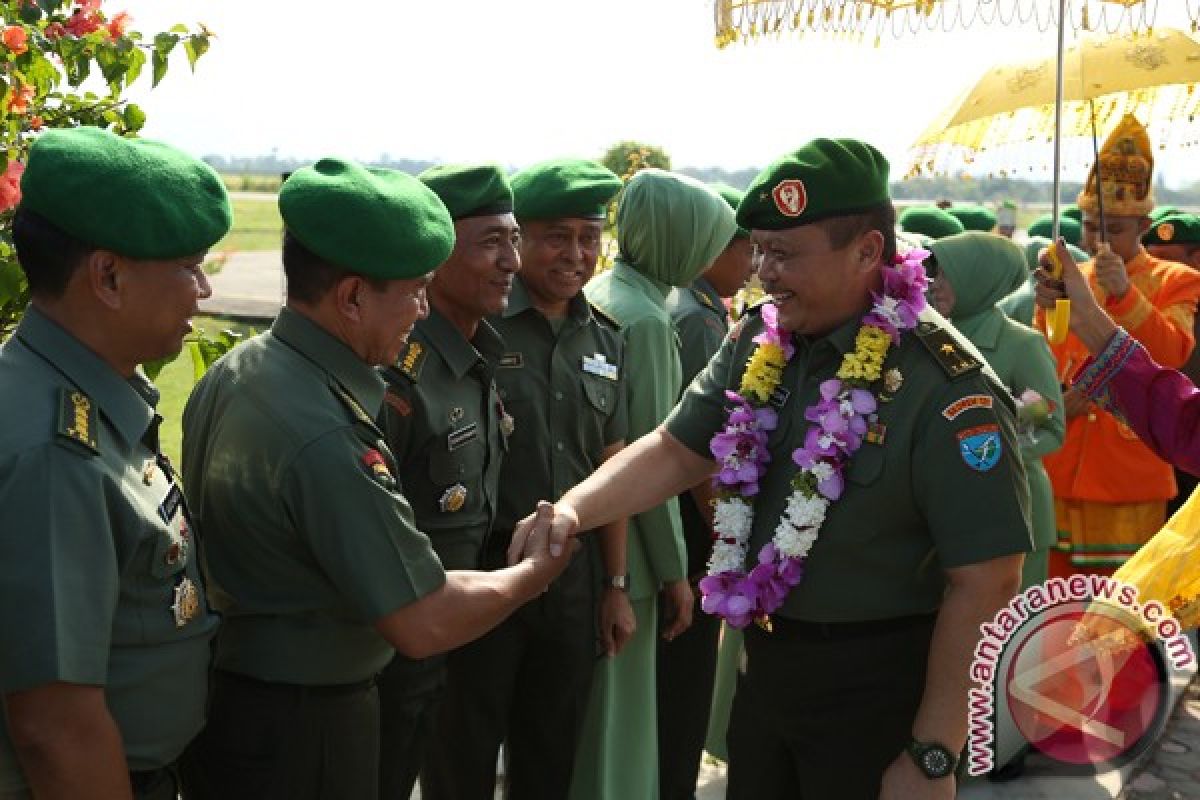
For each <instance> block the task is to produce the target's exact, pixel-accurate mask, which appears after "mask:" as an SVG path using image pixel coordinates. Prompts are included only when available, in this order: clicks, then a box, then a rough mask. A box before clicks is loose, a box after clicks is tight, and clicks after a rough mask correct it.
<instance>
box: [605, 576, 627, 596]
mask: <svg viewBox="0 0 1200 800" xmlns="http://www.w3.org/2000/svg"><path fill="white" fill-rule="evenodd" d="M603 585H604V588H605V589H618V590H620V591H622V592H628V591H629V573H625V574H624V575H609V576H607V577H606V578H605V579H604V584H603Z"/></svg>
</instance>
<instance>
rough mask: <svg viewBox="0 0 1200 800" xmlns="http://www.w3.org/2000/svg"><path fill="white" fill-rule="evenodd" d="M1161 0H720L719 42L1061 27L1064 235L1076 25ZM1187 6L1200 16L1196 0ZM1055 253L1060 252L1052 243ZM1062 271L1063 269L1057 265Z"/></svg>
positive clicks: (1117, 23) (1058, 333)
mask: <svg viewBox="0 0 1200 800" xmlns="http://www.w3.org/2000/svg"><path fill="white" fill-rule="evenodd" d="M1157 7H1158V4H1157V3H1153V4H1150V3H1146V2H1144V0H1072V2H1070V3H1069V4H1068V0H715V4H714V14H715V20H714V21H715V24H716V43H717V46H718V47H726V46H728V45H730V44H732V43H734V42H739V41H740V42H750V41H754V40H756V39H759V38H763V37H767V36H775V35H778V34H781V33H784V32H787V31H793V32H798V33H804V32H815V33H824V34H831V35H834V36H838V37H846V38H857V39H858V40H860V41H861V40H862V39H863V38H864V37H865V36H866V35H867V34H868V33H871V32H873V33H874V41H875V44H876V45H878V44H879V43H880V41H881V39H882V38H883V36H884V35H885V34H887V33H891V34H893V35H904V34H906V33H919V32H921V31H937V30H943V31H949V30H952V29H955V28H966V27H971V26H973V25H975V24H1012V23H1017V24H1032V25H1036V26H1037V27H1038V28H1040V29H1041V30H1049V29H1050V28H1054V29H1055V30H1056V32H1057V35H1058V51H1057V57H1056V60H1055V69H1054V71H1053V73H1054V80H1055V83H1054V84H1053V85H1054V86H1055V93H1054V96H1053V97H1054V109H1055V120H1054V134H1053V137H1052V138H1053V142H1054V196H1053V198H1052V204H1053V219H1054V237H1055V238H1057V236H1058V216H1059V215H1058V206H1059V197H1058V195H1059V184H1060V180H1061V176H1060V172H1061V169H1060V165H1061V138H1062V137H1061V123H1062V114H1061V109H1062V98H1063V88H1064V86H1063V78H1064V75H1063V66H1064V64H1063V58H1062V56H1063V52H1064V49H1065V41H1066V31H1067V28H1068V27H1072V28H1074V29H1075V30H1106V31H1110V32H1113V31H1116V30H1120V29H1127V30H1134V31H1136V30H1145V29H1148V28H1150V27H1151V26H1152V23H1153V19H1152V17H1153V13H1154V11H1156V10H1157ZM1187 12H1188V14H1189V15H1191V16H1192V25H1193V27H1195V26H1196V24H1197V19H1196V16H1195V15H1196V14H1197V13H1200V9H1195V8H1193V7H1192V6H1191V4H1189V5H1188V7H1187ZM1050 252H1051V254H1052V256H1053V254H1054V253H1055V251H1054V250H1053V249H1051V251H1050ZM1055 272H1056V273H1057V274H1061V267H1058V266H1057V265H1056V267H1055ZM1069 320H1070V306H1069V304H1068V302H1067V301H1066V300H1060V301H1058V306H1057V307H1056V308H1055V310H1054V312H1053V313H1052V314H1050V315H1048V317H1047V325H1046V329H1047V335H1048V337H1049V338H1050V340H1051V341H1052V342H1055V343H1058V342H1061V341H1062V340H1064V339H1065V338H1066V335H1067V328H1068V322H1069Z"/></svg>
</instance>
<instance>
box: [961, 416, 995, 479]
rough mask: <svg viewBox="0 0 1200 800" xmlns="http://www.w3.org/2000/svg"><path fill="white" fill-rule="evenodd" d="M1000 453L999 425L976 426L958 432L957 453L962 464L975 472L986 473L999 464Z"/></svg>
mask: <svg viewBox="0 0 1200 800" xmlns="http://www.w3.org/2000/svg"><path fill="white" fill-rule="evenodd" d="M1002 451H1003V446H1002V445H1001V443H1000V426H999V425H977V426H976V427H974V428H967V429H966V430H965V431H959V432H958V453H959V455H961V456H962V460H963V463H965V464H966V465H967V466H968V467H970V468H971V469H973V470H976V471H977V472H987V471H988V470H990V469H991V468H992V467H994V466H996V465H997V464H998V463H1000V454H1001V452H1002Z"/></svg>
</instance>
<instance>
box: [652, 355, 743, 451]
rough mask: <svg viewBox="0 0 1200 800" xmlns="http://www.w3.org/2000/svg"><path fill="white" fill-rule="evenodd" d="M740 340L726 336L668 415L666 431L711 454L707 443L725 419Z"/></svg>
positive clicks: (692, 446)
mask: <svg viewBox="0 0 1200 800" xmlns="http://www.w3.org/2000/svg"><path fill="white" fill-rule="evenodd" d="M736 345H737V341H736V340H735V339H733V338H731V337H728V336H727V337H725V341H724V343H723V344H721V346H720V347H719V348H718V349H717V354H716V355H715V356H713V357H712V359H711V360H710V361H709V362H708V365H707V366H706V367H704V368H703V369H702V370H701V371H700V373H699V374H698V375H697V376H696V378H695V380H693V381H692V383H691V385H690V386H688V387H687V388H686V389H685V390H684V392H683V397H682V398H681V399H680V401H679V405H678V406H676V407H675V410H674V411H672V412H671V415H670V416H669V417H667V422H666V426H667V432H668V433H670V434H671V435H672V436H674V437H675V438H676V439H678V440H679V441H680V442H682V443H683V444H684V445H685V446H686V447H687V448H688V449H689V450H692V451H694V452H696V453H697V454H699V455H702V456H704V457H705V458H709V459H711V458H712V452H711V451H710V450H709V449H708V443H709V441H710V440H711V439H712V437H713V434H715V433H716V432H717V431H718V430H720V428H721V426H722V425H723V424H724V422H725V404H726V400H725V389H726V387H728V386H730V385H732V383H731V381H732V377H733V376H732V375H731V374H730V373H731V366H732V364H733V361H734V348H735V346H736Z"/></svg>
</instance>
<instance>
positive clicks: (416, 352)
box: [396, 340, 429, 383]
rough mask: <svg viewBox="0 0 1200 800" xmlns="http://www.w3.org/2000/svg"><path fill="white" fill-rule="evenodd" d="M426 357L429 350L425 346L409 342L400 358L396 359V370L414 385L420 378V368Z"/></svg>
mask: <svg viewBox="0 0 1200 800" xmlns="http://www.w3.org/2000/svg"><path fill="white" fill-rule="evenodd" d="M428 355H429V349H428V348H427V347H426V346H425V345H423V344H421V343H420V342H416V341H412V340H410V341H409V342H408V345H407V346H406V347H405V348H404V352H403V353H401V354H400V358H398V359H396V370H397V371H399V372H400V373H401V374H403V375H406V376H408V379H409V380H411V381H412V382H413V383H416V382H417V379H418V378H420V377H421V367H422V366H424V364H425V357H426V356H428Z"/></svg>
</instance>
